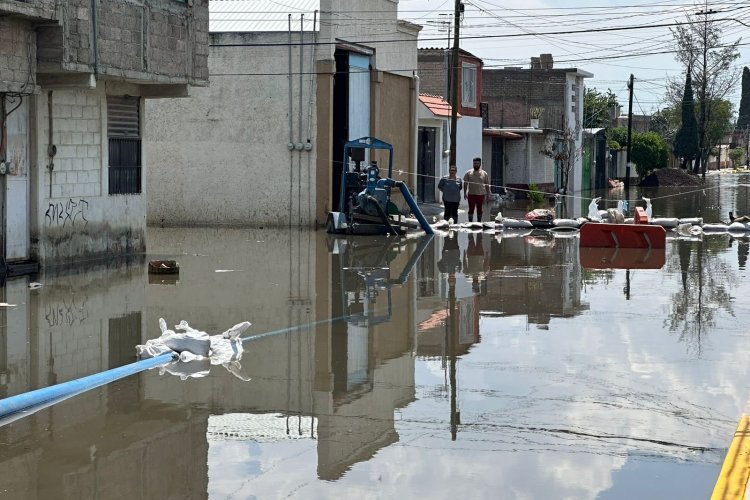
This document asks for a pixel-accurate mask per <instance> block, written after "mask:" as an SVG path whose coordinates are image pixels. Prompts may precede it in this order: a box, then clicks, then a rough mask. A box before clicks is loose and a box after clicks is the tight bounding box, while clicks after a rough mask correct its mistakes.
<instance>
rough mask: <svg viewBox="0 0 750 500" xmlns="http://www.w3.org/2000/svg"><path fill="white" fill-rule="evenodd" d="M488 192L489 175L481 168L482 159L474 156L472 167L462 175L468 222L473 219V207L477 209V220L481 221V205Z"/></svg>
mask: <svg viewBox="0 0 750 500" xmlns="http://www.w3.org/2000/svg"><path fill="white" fill-rule="evenodd" d="M489 194H490V176H489V175H488V174H487V172H485V171H484V170H482V159H481V158H474V160H473V165H472V169H471V170H469V171H468V172H466V174H465V175H464V199H466V200H468V201H469V222H473V221H474V208H476V209H477V222H482V206H483V205H484V200H485V196H487V197H489Z"/></svg>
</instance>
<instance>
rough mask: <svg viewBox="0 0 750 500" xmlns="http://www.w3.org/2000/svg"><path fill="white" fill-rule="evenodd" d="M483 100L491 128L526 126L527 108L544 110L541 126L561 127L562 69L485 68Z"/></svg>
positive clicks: (563, 95) (562, 102)
mask: <svg viewBox="0 0 750 500" xmlns="http://www.w3.org/2000/svg"><path fill="white" fill-rule="evenodd" d="M482 75H483V82H482V83H483V89H482V94H483V95H482V100H483V101H484V102H487V103H488V105H489V123H490V126H491V127H528V126H529V119H530V116H529V108H531V107H536V106H538V107H541V108H544V113H543V115H542V117H541V119H540V126H541V127H548V128H554V127H558V126H560V123H561V117H562V112H563V109H564V105H565V85H566V81H565V71H564V70H557V71H556V70H530V69H486V70H484V71H483V73H482Z"/></svg>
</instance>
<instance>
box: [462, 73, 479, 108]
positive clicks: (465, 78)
mask: <svg viewBox="0 0 750 500" xmlns="http://www.w3.org/2000/svg"><path fill="white" fill-rule="evenodd" d="M461 87H462V92H461V104H462V105H463V107H465V108H476V107H477V67H476V65H474V64H469V63H463V65H462V68H461Z"/></svg>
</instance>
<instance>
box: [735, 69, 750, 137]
mask: <svg viewBox="0 0 750 500" xmlns="http://www.w3.org/2000/svg"><path fill="white" fill-rule="evenodd" d="M737 128H738V129H742V130H746V129H750V69H748V67H747V66H745V68H744V69H743V70H742V94H741V97H740V114H739V116H738V117H737Z"/></svg>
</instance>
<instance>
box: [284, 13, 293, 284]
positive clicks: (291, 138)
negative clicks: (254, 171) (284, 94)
mask: <svg viewBox="0 0 750 500" xmlns="http://www.w3.org/2000/svg"><path fill="white" fill-rule="evenodd" d="M288 23H289V27H288V29H287V32H288V34H289V44H288V45H289V78H288V80H289V110H288V112H287V115H289V142H288V143H287V144H286V148H287V149H288V150H289V228H290V229H291V227H292V186H293V183H292V175H293V174H294V136H293V125H292V15H291V14H289V18H288ZM289 234H290V236H289V238H290V240H289V246H290V248H291V232H290V233H289ZM290 251H291V250H290ZM290 255H291V254H290ZM289 291H290V293H291V286H290V288H289Z"/></svg>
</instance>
